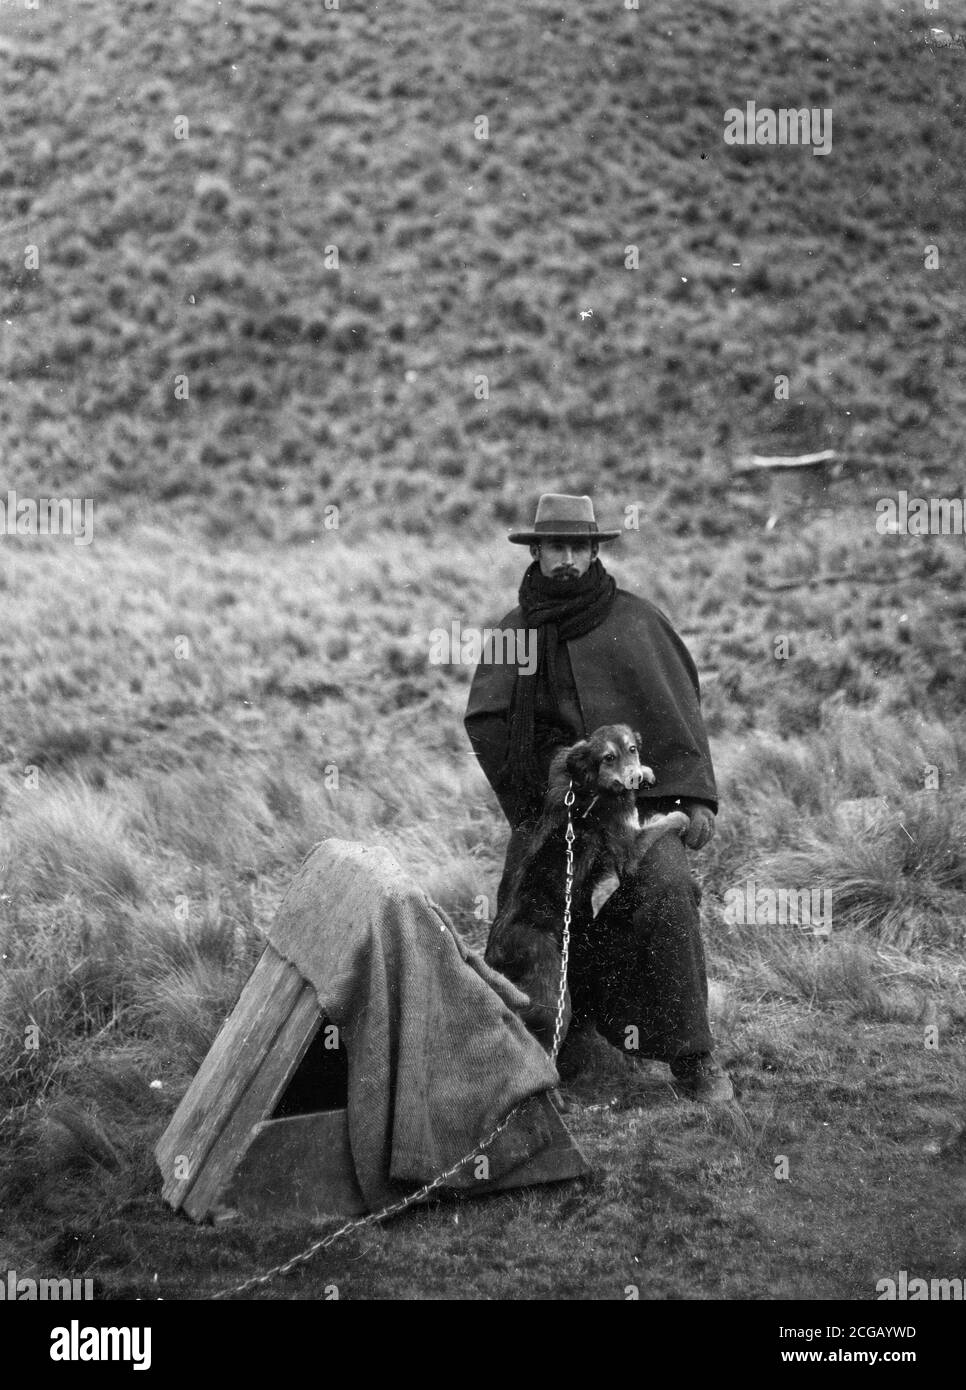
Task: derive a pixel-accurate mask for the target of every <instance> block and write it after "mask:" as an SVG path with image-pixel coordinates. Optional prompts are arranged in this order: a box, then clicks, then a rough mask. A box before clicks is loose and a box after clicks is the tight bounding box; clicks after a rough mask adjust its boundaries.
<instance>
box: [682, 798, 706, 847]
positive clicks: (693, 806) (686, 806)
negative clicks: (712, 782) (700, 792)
mask: <svg viewBox="0 0 966 1390" xmlns="http://www.w3.org/2000/svg"><path fill="white" fill-rule="evenodd" d="M681 810H682V811H684V813H685V814H686V815H688V816H690V817H691V824H690V825H689V826H688V828H687V831H686V832H685V835H684V843H685V844H686V845H687V847H688V849H704V847H705V845H706V844H707V843H708V841H709V840H710V839H711V837H712V835H713V834H714V812H713V811H712V809H711V807H710V806H705V804H704V802H703V801H682V802H681Z"/></svg>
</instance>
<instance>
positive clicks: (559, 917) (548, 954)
mask: <svg viewBox="0 0 966 1390" xmlns="http://www.w3.org/2000/svg"><path fill="white" fill-rule="evenodd" d="M640 746H641V738H640V735H639V734H637V733H635V732H634V730H633V729H631V728H630V727H629V726H628V725H627V724H604V725H602V726H601V727H600V728H599V729H595V730H594V732H593V733H592V734H591V735H590V737H589V738H585V739H581V740H580V742H579V743H575V744H574V745H573V746H572V747H570V748H561V749H560V750H559V751H558V752H557V753H556V754H555V755H554V758H553V761H552V762H551V764H550V774H549V778H548V785H547V792H546V796H545V798H544V804H543V809H542V812H541V816H540V819H539V821H538V822H537V825H536V828H535V830H534V833H533V837H532V839H531V841H530V843H529V845H528V846H527V849H526V852H525V854H524V856H523V859H522V860H521V862H520V864H519V866H518V868H517V870H516V872H515V874H514V876H513V879H512V882H511V884H510V888H509V892H508V894H507V899H506V902H505V903H504V905H503V907H502V908H501V910H500V911H499V912H498V913H497V916H496V918H495V920H494V922H493V926H492V928H491V929H490V936H489V940H488V941H487V945H486V953H485V956H484V959H485V961H486V963H487V964H488V965H491V966H493V968H494V969H495V970H499V971H500V972H501V974H503V975H506V976H507V978H508V979H510V980H512V982H513V983H514V984H515V985H517V987H518V988H519V989H521V990H523V992H524V993H525V994H527V995H528V996H529V999H530V1003H529V1006H528V1007H527V1008H525V1009H523V1010H521V1017H522V1018H523V1021H524V1022H525V1023H526V1025H527V1027H528V1028H529V1029H530V1031H531V1032H532V1033H533V1034H534V1036H535V1037H537V1038H538V1039H539V1041H540V1042H541V1043H542V1044H543V1046H544V1047H545V1048H546V1049H547V1051H548V1052H549V1051H550V1050H551V1047H552V1039H553V1033H554V1029H555V1026H556V1017H557V1005H558V1000H559V995H560V965H561V941H562V936H563V916H564V905H565V881H566V864H567V854H566V826H567V810H568V808H567V804H566V800H565V798H566V796H567V794H568V791H569V789H570V788H571V786H572V787H573V793H574V801H573V804H572V806H571V807H570V814H571V819H572V823H573V827H574V843H573V868H574V875H573V889H572V897H571V928H572V930H574V931H577V932H579V931H580V929H581V925H582V924H586V923H587V922H588V921H590V920H592V919H593V918H594V917H596V916H597V914H598V913H599V912H600V910H601V908H602V907H603V906H604V903H605V902H606V901H607V900H608V898H610V897H611V895H612V894H613V893H614V892H615V891H616V890H617V888H618V887H619V885H620V883H621V881H622V880H623V879H624V878H626V877H627V876H628V875H629V874H633V873H634V872H635V870H636V869H637V867H638V865H639V864H640V862H641V859H642V858H643V856H644V855H645V854H646V853H647V851H648V850H649V849H650V847H651V846H652V845H653V844H654V843H655V841H657V840H659V839H660V838H661V836H663V835H668V834H681V833H683V832H684V831H685V830H686V829H687V828H688V825H689V824H690V819H689V817H688V816H687V815H686V814H685V813H684V812H683V811H670V812H668V813H667V814H664V815H654V816H649V817H646V818H645V820H644V821H643V823H642V821H641V819H640V815H639V812H638V807H637V791H638V788H639V787H641V786H642V785H645V784H646V785H647V786H653V785H654V782H655V780H656V779H655V776H654V773H653V772H652V770H651V769H650V768H649V767H645V766H644V765H643V764H642V762H641V758H640ZM569 1022H570V1000H569V995H568V997H567V998H566V999H565V1008H564V1019H563V1025H562V1029H561V1039H562V1038H563V1036H564V1035H565V1033H566V1030H567V1027H568V1026H569Z"/></svg>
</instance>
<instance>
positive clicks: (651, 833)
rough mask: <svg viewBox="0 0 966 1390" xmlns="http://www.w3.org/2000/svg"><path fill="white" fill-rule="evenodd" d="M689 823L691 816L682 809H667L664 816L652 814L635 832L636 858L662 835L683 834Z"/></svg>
mask: <svg viewBox="0 0 966 1390" xmlns="http://www.w3.org/2000/svg"><path fill="white" fill-rule="evenodd" d="M690 824H691V818H690V817H689V816H687V815H685V813H684V812H683V811H668V813H667V815H664V816H652V817H651V819H650V820H649V821H647V822H646V823H645V825H644V826H643V827H642V829H640V830H639V831H638V832H637V839H636V842H635V849H636V851H637V855H638V858H640V856H641V855H642V854H646V853H647V851H648V850H649V849H650V848H651V846H652V845H653V844H654V843H655V842H656V841H657V840H660V839H661V837H662V836H664V835H683V834H684V832H685V831H686V830H687V828H688V826H689V825H690Z"/></svg>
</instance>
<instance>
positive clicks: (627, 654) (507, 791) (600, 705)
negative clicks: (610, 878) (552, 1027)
mask: <svg viewBox="0 0 966 1390" xmlns="http://www.w3.org/2000/svg"><path fill="white" fill-rule="evenodd" d="M620 534H621V533H620V531H600V530H598V527H597V522H596V519H595V517H594V508H593V503H592V502H591V499H590V498H589V497H570V496H564V495H560V494H557V493H545V494H544V495H543V496H542V497H541V498H540V501H539V503H538V504H537V512H536V517H535V520H534V524H533V527H532V528H531V529H529V530H521V531H511V532H510V536H509V539H510V541H511V542H512V543H513V544H515V545H528V546H529V547H530V554H531V557H532V560H533V563H532V564H531V565H530V567H529V568H528V570H527V571H526V574H525V575H524V577H523V583H522V585H521V586H520V593H519V600H520V604H519V607H518V608H515V609H514V610H513V612H512V613H509V614H507V616H506V617H505V618H504V619H503V622H502V624H501V628H503V629H507V628H509V629H512V630H513V631H519V630H520V629H527V630H528V631H530V632H534V631H535V632H536V634H537V661H536V668H535V670H533V671H532V673H531V674H527V672H526V670H525V668H521V669H520V670H519V671H518V669H517V668H516V667H514V666H508V665H505V664H498V663H494V662H488V661H487V660H486V655H487V654H486V653H484V659H483V660H482V661H481V663H480V665H479V666H478V667H477V669H476V673H475V675H474V678H473V684H472V687H471V690H470V697H469V702H468V704H467V708H466V717H465V726H466V731H467V734H468V735H469V739H470V743H471V744H472V746H473V750H474V752H475V753H476V756H477V758H478V759H479V761H480V765H481V767H482V769H483V772H484V773H485V775H486V778H487V780H488V781H489V783H490V785H491V786H492V787H493V790H494V791H495V792H496V795H497V798H498V800H499V802H500V806H501V807H502V809H503V813H504V815H505V816H506V817H507V820H508V821H509V822H510V827H511V834H510V842H509V845H508V848H507V855H506V863H505V865H504V870H503V878H502V881H501V883H500V889H499V893H498V898H497V906H498V908H499V906H500V905H501V904H502V902H503V900H504V897H505V894H506V892H507V888H508V885H509V883H510V880H511V877H512V874H513V871H514V869H515V867H516V865H517V864H518V863H519V860H520V857H521V855H522V853H523V852H524V850H525V848H526V845H527V842H528V840H529V837H530V835H531V834H532V832H533V828H534V826H535V824H536V821H537V819H538V817H539V814H540V809H541V806H542V803H543V795H544V791H545V789H546V785H547V776H548V772H549V767H550V761H551V758H552V757H553V754H554V752H555V750H556V749H557V748H559V747H561V746H567V745H569V744H572V743H575V742H577V740H578V739H581V738H584V737H586V735H587V734H589V733H592V732H593V731H594V729H596V728H598V727H599V726H600V725H601V724H629V725H630V726H631V728H633V729H636V730H638V731H639V732H640V734H641V739H642V747H641V761H642V762H644V763H646V764H648V765H649V766H650V767H652V768H653V770H654V772H655V774H656V778H657V781H656V784H655V786H653V787H643V788H641V790H640V791H639V792H638V800H639V802H646V803H647V806H646V809H647V810H649V811H666V810H670V809H672V808H676V807H680V808H681V809H682V810H684V811H685V812H686V813H687V814H688V816H689V817H690V825H689V827H688V830H687V832H686V833H685V835H684V837H683V843H682V839H681V838H679V837H678V836H676V835H666V836H664V837H663V839H661V840H659V841H658V842H657V843H656V844H655V845H654V846H653V847H652V848H651V850H650V851H649V852H648V853H647V855H646V856H645V857H644V859H643V861H642V862H641V865H640V868H639V870H638V872H637V873H636V874H634V875H633V877H632V878H630V879H628V880H625V882H624V883H623V884H621V887H620V889H619V890H618V891H617V892H616V893H615V894H614V896H613V897H612V898H611V899H610V900H609V901H608V902H607V903H606V904H605V906H604V908H603V909H602V910H601V912H600V914H599V915H598V917H597V918H596V919H595V920H594V922H593V924H592V925H591V926H590V927H588V929H587V930H586V931H582V932H581V933H580V934H579V936H578V937H577V938H576V939H574V940H573V941H572V943H571V953H572V954H571V969H570V974H569V986H570V992H571V1002H572V1007H573V1019H572V1022H571V1027H570V1034H569V1037H568V1044H567V1045H566V1046H565V1049H564V1051H563V1052H562V1053H561V1065H562V1067H563V1068H564V1069H565V1070H566V1069H567V1052H568V1051H569V1052H570V1053H571V1057H574V1056H575V1055H576V1054H577V1053H578V1052H579V1048H580V1038H581V1035H583V1036H584V1037H586V1034H587V1033H588V1032H589V1031H591V1030H592V1029H593V1028H594V1027H596V1030H597V1032H599V1033H601V1034H602V1035H603V1036H604V1037H605V1038H606V1039H607V1040H608V1041H609V1042H611V1043H613V1044H614V1045H615V1046H616V1047H620V1048H622V1049H624V1048H625V1044H626V1043H627V1041H628V1039H629V1038H630V1039H635V1038H636V1041H637V1043H638V1047H637V1050H636V1054H635V1055H637V1056H640V1057H649V1058H655V1059H657V1060H659V1061H664V1062H668V1063H669V1064H670V1067H671V1071H672V1074H673V1075H674V1077H675V1079H676V1081H677V1083H678V1087H679V1089H680V1090H682V1091H683V1092H684V1093H685V1094H687V1095H690V1096H691V1097H692V1098H693V1099H695V1100H700V1101H705V1102H711V1101H714V1102H717V1101H725V1100H730V1099H732V1097H733V1095H734V1092H733V1089H732V1085H731V1081H730V1079H729V1078H728V1076H727V1074H726V1073H725V1072H724V1071H723V1070H722V1069H721V1068H720V1067H719V1066H718V1064H717V1062H716V1061H715V1060H714V1057H713V1054H712V1040H711V1032H710V1029H709V1026H708V986H707V977H706V974H705V963H704V948H703V945H702V942H701V933H700V921H699V914H698V897H697V893H696V888H695V884H694V882H693V880H692V878H691V874H690V871H689V869H688V864H687V855H686V852H685V846H687V847H688V849H691V850H698V849H701V848H702V846H704V845H705V844H707V842H708V841H709V840H710V839H711V836H712V835H713V833H714V819H715V815H716V813H717V809H718V800H717V790H716V788H715V780H714V769H713V767H712V765H711V755H710V752H709V751H708V740H707V735H706V733H705V729H704V723H703V721H702V718H701V705H700V690H699V687H698V675H697V671H696V669H695V666H694V662H693V661H692V659H691V656H690V653H689V652H688V650H687V648H686V647H685V645H684V643H683V642H682V641H681V639H680V637H679V636H678V635H677V633H676V632H675V631H674V629H673V628H672V627H671V624H670V622H669V621H668V619H667V618H666V617H665V616H664V614H663V613H662V612H661V611H660V610H659V609H658V608H656V607H655V606H654V605H653V604H651V603H649V602H648V601H647V600H646V599H642V598H638V597H636V596H635V595H633V594H630V593H627V592H625V591H624V590H622V589H618V588H617V585H616V584H615V582H614V580H613V578H612V577H611V576H610V575H609V574H608V573H607V571H606V570H605V569H604V567H603V565H602V564H601V563H600V561H599V560H598V558H597V552H598V546H599V545H600V544H601V543H603V542H607V541H612V540H616V539H617V538H618V537H619V536H620ZM530 640H531V642H532V640H533V639H532V638H531V639H530ZM530 664H531V665H532V662H531V663H530ZM631 1028H633V1029H636V1033H634V1032H629V1031H628V1030H629V1029H631Z"/></svg>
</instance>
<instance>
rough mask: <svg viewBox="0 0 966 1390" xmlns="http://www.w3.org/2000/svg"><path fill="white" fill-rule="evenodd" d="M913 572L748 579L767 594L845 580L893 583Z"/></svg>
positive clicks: (847, 573)
mask: <svg viewBox="0 0 966 1390" xmlns="http://www.w3.org/2000/svg"><path fill="white" fill-rule="evenodd" d="M913 573H914V571H913V570H911V569H907V570H903V571H902V572H901V573H899V574H851V573H849V572H848V571H847V570H843V571H841V572H839V573H836V574H813V575H811V576H810V577H809V578H808V579H785V580H782V582H781V583H780V584H763V583H762V582H761V581H760V580H757V579H750V580H749V583H750V584H751V586H752V587H753V588H756V589H764V591H765V592H766V593H768V594H778V593H783V592H785V591H787V590H788V589H804V588H805V587H806V586H807V585H809V584H842V583H844V582H845V581H846V580H849V581H851V583H853V584H895V583H897V582H898V581H899V580H901V579H908V578H909V577H910V576H911V575H912V574H913Z"/></svg>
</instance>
